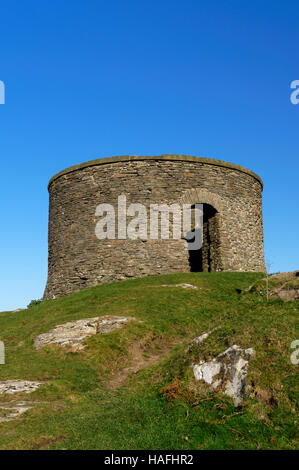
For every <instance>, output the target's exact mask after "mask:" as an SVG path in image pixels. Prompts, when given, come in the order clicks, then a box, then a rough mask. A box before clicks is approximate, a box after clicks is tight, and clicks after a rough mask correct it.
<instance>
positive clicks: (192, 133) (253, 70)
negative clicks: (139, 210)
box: [0, 0, 299, 310]
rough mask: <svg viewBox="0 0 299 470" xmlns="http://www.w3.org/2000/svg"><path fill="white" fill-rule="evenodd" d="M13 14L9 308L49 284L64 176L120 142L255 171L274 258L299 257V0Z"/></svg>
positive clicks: (61, 5) (39, 5)
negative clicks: (53, 184) (52, 231)
mask: <svg viewBox="0 0 299 470" xmlns="http://www.w3.org/2000/svg"><path fill="white" fill-rule="evenodd" d="M0 17H1V29H0V50H1V61H0V80H3V81H4V82H5V85H6V103H5V105H0V123H1V124H0V155H1V186H0V192H1V194H0V196H1V197H0V204H1V232H0V247H1V248H0V265H1V266H0V267H1V269H0V310H5V309H14V308H18V307H23V306H26V305H27V303H28V302H29V301H30V300H31V299H36V298H40V297H41V296H42V294H43V290H44V287H45V283H46V276H47V220H48V193H47V183H48V180H49V179H50V177H51V176H52V175H53V174H54V173H57V172H58V171H60V170H62V169H63V168H65V167H67V166H70V165H74V164H77V163H80V162H83V161H86V160H91V159H94V158H100V157H107V156H113V155H122V154H135V155H138V154H139V155H153V154H158V155H160V154H162V153H170V154H171V153H173V154H176V153H182V154H191V155H197V156H205V157H212V158H217V159H220V160H226V161H229V162H233V163H237V164H240V165H243V166H245V167H248V168H250V169H251V170H253V171H255V172H256V173H258V174H259V175H260V176H261V177H262V179H263V181H264V185H265V187H264V199H263V202H264V206H263V211H264V233H265V252H266V259H269V260H270V261H271V262H272V266H271V271H278V270H280V271H285V270H294V269H297V268H299V262H298V261H299V259H298V231H299V227H298V149H299V104H298V105H296V106H295V105H292V104H291V102H290V93H291V90H290V83H291V81H293V80H296V79H297V80H299V62H298V44H299V3H298V1H297V0H294V1H288V0H285V1H281V0H279V1H275V0H271V1H264V0H251V1H250V2H245V1H240V0H232V1H230V0H228V1H225V0H222V1H220V0H218V1H212V0H211V1H207V0H206V1H202V0H180V1H176V0H150V1H148V0H138V1H135V0H134V1H130V0H127V1H124V0H118V1H113V0H111V1H107V0H106V1H102V0H94V1H91V0H84V1H83V0H81V1H77V0H64V1H61V0H59V1H58V0H51V1H48V0H37V1H32V0H27V1H26V2H25V1H22V0H19V1H16V0H10V1H9V2H1V6H0Z"/></svg>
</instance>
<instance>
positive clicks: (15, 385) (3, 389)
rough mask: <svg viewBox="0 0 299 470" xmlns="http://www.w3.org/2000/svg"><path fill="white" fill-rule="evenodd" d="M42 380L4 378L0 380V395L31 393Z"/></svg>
mask: <svg viewBox="0 0 299 470" xmlns="http://www.w3.org/2000/svg"><path fill="white" fill-rule="evenodd" d="M41 385H43V382H32V381H29V380H4V381H3V382H0V395H2V394H4V393H8V394H9V395H11V394H13V393H20V392H23V393H31V392H34V390H36V389H38V388H39V387H40V386H41Z"/></svg>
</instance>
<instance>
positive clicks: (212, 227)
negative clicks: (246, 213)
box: [187, 204, 221, 272]
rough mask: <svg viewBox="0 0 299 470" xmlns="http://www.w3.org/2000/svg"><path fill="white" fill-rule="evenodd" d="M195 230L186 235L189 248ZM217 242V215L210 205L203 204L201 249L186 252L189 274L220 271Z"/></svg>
mask: <svg viewBox="0 0 299 470" xmlns="http://www.w3.org/2000/svg"><path fill="white" fill-rule="evenodd" d="M194 207H195V206H192V208H191V209H193V208H194ZM196 230H200V229H193V230H191V232H189V233H188V234H187V237H188V242H189V243H188V245H189V246H190V242H191V243H192V242H194V239H195V235H196ZM219 241H220V240H219V214H218V212H217V211H216V209H214V207H213V206H211V205H210V204H203V227H202V247H201V248H199V249H196V250H194V249H189V250H188V254H189V265H190V271H191V272H210V271H220V270H221V265H220V257H219Z"/></svg>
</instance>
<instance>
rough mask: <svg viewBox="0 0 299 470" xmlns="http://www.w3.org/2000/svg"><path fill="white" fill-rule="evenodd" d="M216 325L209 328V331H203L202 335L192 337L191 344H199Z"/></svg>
mask: <svg viewBox="0 0 299 470" xmlns="http://www.w3.org/2000/svg"><path fill="white" fill-rule="evenodd" d="M217 329H218V327H216V328H212V330H209V331H205V332H204V333H203V334H202V335H200V336H197V337H196V338H194V340H193V341H192V342H191V346H192V344H201V343H203V342H204V340H205V339H207V338H208V337H209V336H210V334H211V333H213V331H215V330H217Z"/></svg>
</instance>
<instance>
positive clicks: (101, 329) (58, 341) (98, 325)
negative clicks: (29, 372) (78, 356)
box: [34, 315, 136, 351]
mask: <svg viewBox="0 0 299 470" xmlns="http://www.w3.org/2000/svg"><path fill="white" fill-rule="evenodd" d="M132 320H136V318H133V317H118V316H112V315H111V316H110V315H107V316H103V317H94V318H84V319H83V320H77V321H72V322H67V323H64V324H63V325H57V326H55V328H53V329H52V330H50V331H49V332H48V333H43V334H41V335H39V336H37V337H36V338H35V340H34V346H35V349H37V350H38V349H42V348H44V347H45V346H48V345H49V344H55V345H58V346H62V347H69V348H71V349H72V350H73V351H80V350H82V349H84V347H85V345H84V344H83V341H84V340H85V338H87V337H89V336H92V335H96V334H104V333H109V332H110V331H113V330H118V329H120V328H122V327H123V326H124V325H126V324H127V323H128V322H129V321H132Z"/></svg>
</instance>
